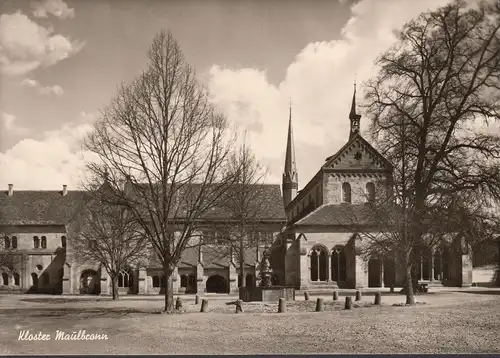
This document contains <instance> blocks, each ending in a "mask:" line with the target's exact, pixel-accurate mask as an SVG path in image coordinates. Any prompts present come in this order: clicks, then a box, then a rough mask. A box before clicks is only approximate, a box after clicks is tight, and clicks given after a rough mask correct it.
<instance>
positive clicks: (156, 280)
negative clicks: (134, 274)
mask: <svg viewBox="0 0 500 358" xmlns="http://www.w3.org/2000/svg"><path fill="white" fill-rule="evenodd" d="M153 287H160V276H153Z"/></svg>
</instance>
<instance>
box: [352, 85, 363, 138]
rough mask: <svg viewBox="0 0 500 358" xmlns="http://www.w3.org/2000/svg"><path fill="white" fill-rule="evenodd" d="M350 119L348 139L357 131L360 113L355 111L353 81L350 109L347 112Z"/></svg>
mask: <svg viewBox="0 0 500 358" xmlns="http://www.w3.org/2000/svg"><path fill="white" fill-rule="evenodd" d="M349 119H350V120H351V130H350V132H349V140H351V139H352V137H354V136H355V135H356V134H358V133H359V128H360V119H361V115H359V114H357V113H356V83H354V93H353V95H352V103H351V111H350V112H349Z"/></svg>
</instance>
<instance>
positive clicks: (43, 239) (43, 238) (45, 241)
mask: <svg viewBox="0 0 500 358" xmlns="http://www.w3.org/2000/svg"><path fill="white" fill-rule="evenodd" d="M46 248H47V238H46V237H45V236H42V249H46Z"/></svg>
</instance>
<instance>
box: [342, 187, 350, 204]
mask: <svg viewBox="0 0 500 358" xmlns="http://www.w3.org/2000/svg"><path fill="white" fill-rule="evenodd" d="M342 202H343V203H350V202H351V185H350V184H349V183H343V184H342Z"/></svg>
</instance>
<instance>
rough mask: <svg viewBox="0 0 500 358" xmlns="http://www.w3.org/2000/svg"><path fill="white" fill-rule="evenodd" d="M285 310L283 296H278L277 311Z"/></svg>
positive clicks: (282, 311)
mask: <svg viewBox="0 0 500 358" xmlns="http://www.w3.org/2000/svg"><path fill="white" fill-rule="evenodd" d="M284 312H286V301H285V299H284V298H280V299H279V301H278V313H284Z"/></svg>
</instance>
